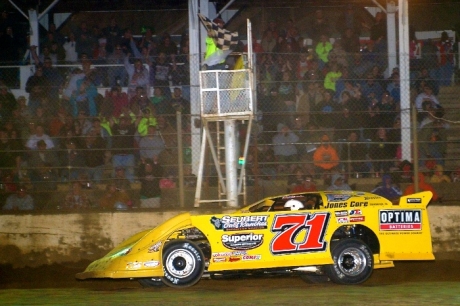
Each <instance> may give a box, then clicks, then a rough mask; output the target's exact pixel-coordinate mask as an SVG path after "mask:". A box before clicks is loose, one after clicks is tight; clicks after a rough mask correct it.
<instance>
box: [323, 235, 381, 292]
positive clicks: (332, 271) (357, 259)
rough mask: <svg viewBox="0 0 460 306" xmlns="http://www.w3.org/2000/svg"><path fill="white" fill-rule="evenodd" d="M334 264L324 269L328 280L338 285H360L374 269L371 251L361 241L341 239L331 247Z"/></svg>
mask: <svg viewBox="0 0 460 306" xmlns="http://www.w3.org/2000/svg"><path fill="white" fill-rule="evenodd" d="M331 253H332V259H333V260H334V264H332V265H328V266H326V267H325V271H326V274H327V275H328V276H329V278H330V279H331V280H332V281H333V282H335V283H338V284H346V285H352V284H360V283H362V282H364V281H366V280H367V279H368V278H369V277H370V276H371V274H372V271H373V269H374V257H373V255H372V251H371V249H370V248H369V247H368V246H367V245H366V244H365V243H364V242H362V241H361V240H358V239H343V240H340V241H339V242H337V243H335V244H334V245H332V247H331Z"/></svg>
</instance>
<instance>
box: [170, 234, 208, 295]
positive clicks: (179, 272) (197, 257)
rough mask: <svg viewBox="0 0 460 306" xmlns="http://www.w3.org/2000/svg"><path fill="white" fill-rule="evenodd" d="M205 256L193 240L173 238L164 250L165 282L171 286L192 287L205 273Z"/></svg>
mask: <svg viewBox="0 0 460 306" xmlns="http://www.w3.org/2000/svg"><path fill="white" fill-rule="evenodd" d="M204 268H205V258H204V255H203V252H202V251H201V249H200V248H199V247H198V246H197V245H196V244H195V243H193V242H191V241H188V240H183V239H178V240H173V241H171V242H170V243H168V244H167V245H166V246H165V247H164V250H163V272H164V278H163V282H164V283H165V284H166V285H168V286H170V287H190V286H193V285H195V284H196V283H197V282H198V281H199V280H200V279H201V276H202V275H203V271H204Z"/></svg>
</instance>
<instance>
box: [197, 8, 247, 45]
mask: <svg viewBox="0 0 460 306" xmlns="http://www.w3.org/2000/svg"><path fill="white" fill-rule="evenodd" d="M198 17H200V19H201V22H202V23H203V25H204V26H205V27H206V30H208V32H210V33H211V36H212V38H213V39H214V42H215V43H216V46H217V48H219V49H221V50H223V51H225V50H230V49H232V48H233V47H234V46H235V45H237V44H238V32H230V31H228V30H225V29H222V28H220V27H219V26H218V25H217V24H215V23H214V22H212V21H211V20H210V19H209V18H208V17H206V16H204V15H202V14H198Z"/></svg>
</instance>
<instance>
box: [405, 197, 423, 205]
mask: <svg viewBox="0 0 460 306" xmlns="http://www.w3.org/2000/svg"><path fill="white" fill-rule="evenodd" d="M407 203H408V204H420V203H422V199H421V198H407Z"/></svg>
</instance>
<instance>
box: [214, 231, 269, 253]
mask: <svg viewBox="0 0 460 306" xmlns="http://www.w3.org/2000/svg"><path fill="white" fill-rule="evenodd" d="M221 239H222V244H223V245H224V246H225V247H226V248H227V249H231V250H251V249H254V248H257V247H259V246H260V245H261V244H262V243H263V242H264V235H263V234H254V233H248V234H233V235H222V237H221Z"/></svg>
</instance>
